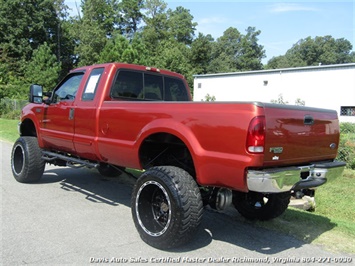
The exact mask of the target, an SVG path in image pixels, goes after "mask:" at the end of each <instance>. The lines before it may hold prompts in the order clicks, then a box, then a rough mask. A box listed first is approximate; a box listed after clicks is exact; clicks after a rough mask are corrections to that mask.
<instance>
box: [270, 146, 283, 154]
mask: <svg viewBox="0 0 355 266" xmlns="http://www.w3.org/2000/svg"><path fill="white" fill-rule="evenodd" d="M283 150H284V148H282V147H271V148H270V152H272V153H275V154H280V153H282V152H283Z"/></svg>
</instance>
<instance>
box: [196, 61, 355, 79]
mask: <svg viewBox="0 0 355 266" xmlns="http://www.w3.org/2000/svg"><path fill="white" fill-rule="evenodd" d="M330 68H333V69H334V68H355V63H347V64H333V65H319V66H306V67H292V68H279V69H266V70H252V71H241V72H228V73H215V74H201V75H193V77H194V78H203V77H218V76H236V75H247V74H249V75H252V74H268V73H280V74H281V73H282V72H294V71H306V70H326V69H330Z"/></svg>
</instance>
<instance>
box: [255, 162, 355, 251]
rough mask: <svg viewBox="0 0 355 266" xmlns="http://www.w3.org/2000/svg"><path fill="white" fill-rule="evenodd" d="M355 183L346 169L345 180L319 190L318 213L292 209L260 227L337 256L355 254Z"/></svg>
mask: <svg viewBox="0 0 355 266" xmlns="http://www.w3.org/2000/svg"><path fill="white" fill-rule="evenodd" d="M354 181H355V171H354V170H350V169H345V171H344V174H343V175H342V176H341V177H339V178H337V179H335V180H333V181H332V182H329V183H326V184H325V185H323V186H321V187H319V188H317V190H316V196H315V200H316V209H315V212H307V211H303V210H300V209H295V208H288V209H287V210H286V212H285V213H284V214H283V215H281V216H280V217H278V218H276V219H274V220H271V221H267V222H256V225H257V226H261V227H264V228H268V229H271V230H276V231H281V232H283V233H286V234H288V235H292V236H295V237H296V238H297V239H300V240H302V241H304V242H306V243H313V244H317V245H321V246H324V247H325V248H326V249H328V250H331V251H333V252H345V253H353V254H355V212H354V206H355V205H354V202H355V188H354Z"/></svg>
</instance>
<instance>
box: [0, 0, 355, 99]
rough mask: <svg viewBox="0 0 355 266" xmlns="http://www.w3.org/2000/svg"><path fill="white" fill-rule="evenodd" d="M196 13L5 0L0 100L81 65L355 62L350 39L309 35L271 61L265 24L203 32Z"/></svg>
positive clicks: (152, 6) (133, 5) (92, 1)
mask: <svg viewBox="0 0 355 266" xmlns="http://www.w3.org/2000/svg"><path fill="white" fill-rule="evenodd" d="M196 26H197V23H196V22H194V18H193V15H192V14H191V13H190V11H189V10H188V9H186V8H184V7H183V6H179V7H177V8H176V9H174V10H173V9H170V8H168V6H167V3H166V2H164V1H163V0H81V3H80V6H77V10H76V15H74V16H73V15H72V16H70V15H69V9H68V7H67V6H66V5H65V3H64V0H21V1H20V0H11V1H8V0H0V98H4V97H9V98H17V99H21V98H22V99H23V98H26V96H27V92H28V86H29V84H31V83H37V84H41V85H43V86H44V88H45V90H50V89H52V88H53V87H54V86H55V84H56V83H57V82H58V81H59V80H60V79H61V78H63V77H64V76H65V74H66V73H67V72H68V71H69V70H70V69H73V68H75V67H78V66H83V65H91V64H97V63H104V62H115V61H116V62H125V63H134V64H142V65H147V66H155V67H158V68H165V69H169V70H172V71H176V72H179V73H181V74H183V75H184V76H185V77H186V78H187V80H188V83H189V85H190V86H191V87H192V85H193V74H207V73H221V72H234V71H248V70H261V69H272V68H287V67H299V66H312V65H318V64H319V63H322V64H341V63H350V62H355V52H353V51H352V48H353V47H352V45H351V43H350V42H349V41H348V40H346V39H344V38H342V39H334V38H333V37H332V36H323V37H315V38H312V37H307V38H305V39H301V40H300V41H298V42H297V43H296V44H294V45H293V46H292V47H291V48H290V49H289V50H288V51H287V52H286V54H285V55H282V56H278V57H273V58H272V59H270V60H269V61H268V63H267V64H266V65H263V63H262V59H263V58H265V56H266V51H265V49H264V47H263V46H262V45H260V44H259V39H258V37H259V35H260V34H261V31H260V30H257V29H256V28H255V27H251V26H250V27H248V28H247V29H246V30H245V31H242V32H241V31H240V30H238V29H237V28H234V27H229V28H228V29H226V30H225V31H224V33H223V35H222V36H221V37H219V38H217V39H214V38H213V37H212V36H211V35H210V34H206V35H205V34H202V33H197V32H196Z"/></svg>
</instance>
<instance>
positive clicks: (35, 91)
mask: <svg viewBox="0 0 355 266" xmlns="http://www.w3.org/2000/svg"><path fill="white" fill-rule="evenodd" d="M28 100H29V102H30V103H42V102H43V88H42V86H40V85H36V84H32V85H31V86H30V95H29V99H28Z"/></svg>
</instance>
